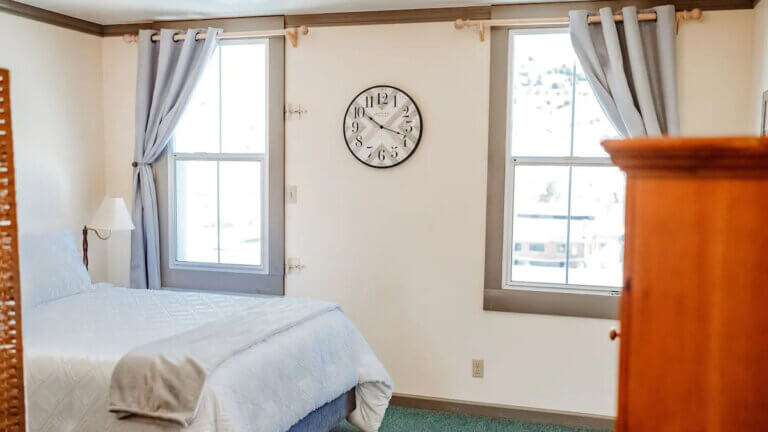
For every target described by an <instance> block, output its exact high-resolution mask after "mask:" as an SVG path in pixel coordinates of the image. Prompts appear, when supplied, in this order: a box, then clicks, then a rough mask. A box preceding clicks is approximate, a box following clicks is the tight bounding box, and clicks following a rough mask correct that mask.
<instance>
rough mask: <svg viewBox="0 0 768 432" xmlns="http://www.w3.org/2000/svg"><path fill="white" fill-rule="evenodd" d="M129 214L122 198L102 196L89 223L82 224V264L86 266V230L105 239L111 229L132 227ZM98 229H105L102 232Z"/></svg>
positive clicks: (124, 229) (120, 229)
mask: <svg viewBox="0 0 768 432" xmlns="http://www.w3.org/2000/svg"><path fill="white" fill-rule="evenodd" d="M134 228H135V227H134V226H133V221H132V220H131V215H129V214H128V208H127V207H126V206H125V201H123V199H122V198H112V197H110V196H107V197H104V201H102V202H101V205H100V206H99V209H98V210H96V214H95V215H93V219H91V223H90V225H85V226H83V264H85V268H88V231H93V232H94V233H96V237H98V238H100V239H101V240H106V239H108V238H109V237H110V236H111V235H112V231H130V230H132V229H134ZM100 231H106V233H105V234H102V233H101V232H100Z"/></svg>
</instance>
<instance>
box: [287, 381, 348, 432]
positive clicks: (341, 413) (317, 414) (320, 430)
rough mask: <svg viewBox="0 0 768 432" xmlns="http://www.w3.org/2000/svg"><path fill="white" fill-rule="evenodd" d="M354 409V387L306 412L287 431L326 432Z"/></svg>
mask: <svg viewBox="0 0 768 432" xmlns="http://www.w3.org/2000/svg"><path fill="white" fill-rule="evenodd" d="M354 409H355V389H354V388H352V389H351V390H350V391H348V392H346V393H344V394H343V395H341V396H339V397H337V398H336V399H334V400H332V401H330V402H328V403H327V404H325V405H323V406H321V407H320V408H318V409H316V410H314V411H312V412H311V413H309V414H307V416H306V417H304V418H303V419H301V420H299V422H298V423H296V424H295V425H293V426H291V428H290V429H289V430H288V432H328V431H330V430H331V429H333V428H334V427H336V426H338V424H339V423H341V422H342V420H344V419H345V418H346V417H347V415H349V413H351V412H352V411H354Z"/></svg>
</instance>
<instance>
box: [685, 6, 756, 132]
mask: <svg viewBox="0 0 768 432" xmlns="http://www.w3.org/2000/svg"><path fill="white" fill-rule="evenodd" d="M753 28H754V11H753V10H751V9H748V10H737V11H722V12H705V13H704V20H703V21H702V22H685V23H683V24H681V25H680V33H679V34H678V37H677V43H678V50H677V52H678V83H679V96H680V123H681V125H680V126H681V129H682V132H683V134H684V135H699V136H701V135H755V134H756V133H757V129H758V128H757V127H755V126H754V109H755V107H754V103H753V101H754V93H755V92H754V91H753V88H754V87H753V65H752V58H753V55H752V54H753V51H752V45H753V43H752V34H753ZM761 31H762V29H761Z"/></svg>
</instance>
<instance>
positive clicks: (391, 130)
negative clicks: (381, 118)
mask: <svg viewBox="0 0 768 432" xmlns="http://www.w3.org/2000/svg"><path fill="white" fill-rule="evenodd" d="M366 117H368V119H369V120H370V121H372V122H374V123H375V124H376V126H378V127H379V129H386V130H388V131H390V132H394V133H396V134H398V135H402V136H405V134H404V133H402V132H400V131H396V130H394V129H390V128H388V127H386V126H384V125H382V124H381V123H379V122H377V121H376V120H374V119H373V117H371V116H369V115H367V114H366Z"/></svg>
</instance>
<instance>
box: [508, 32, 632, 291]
mask: <svg viewBox="0 0 768 432" xmlns="http://www.w3.org/2000/svg"><path fill="white" fill-rule="evenodd" d="M556 33H567V29H562V28H536V29H524V30H509V32H508V35H507V41H506V43H507V49H508V51H507V52H508V58H507V75H506V81H507V85H506V86H507V98H506V99H507V101H506V104H507V110H506V112H507V116H506V140H505V143H506V144H505V154H506V169H505V174H504V175H505V179H504V216H503V224H504V227H503V232H504V238H503V242H502V260H503V261H502V266H501V267H502V277H501V282H502V286H501V287H500V288H502V289H512V290H521V291H543V292H562V293H582V294H601V295H610V296H618V295H620V294H621V287H616V286H599V285H581V284H572V283H553V282H526V281H516V280H513V279H512V267H513V260H512V257H513V256H514V251H513V250H512V248H513V247H514V241H513V240H514V239H513V238H512V237H513V220H514V190H515V189H514V187H515V184H514V180H515V168H516V167H517V166H523V165H529V166H536V165H538V166H565V167H569V170H568V222H567V224H568V226H567V232H566V236H567V237H566V253H565V256H566V265H565V271H566V274H567V273H568V270H569V263H568V261H569V259H570V252H569V247H570V236H571V226H570V225H571V199H572V188H573V167H590V166H593V167H612V166H615V165H613V163H612V162H611V160H610V158H608V157H580V156H573V150H574V148H573V147H574V139H573V130H574V113H575V110H577V109H578V108H577V107H575V106H574V107H573V113H572V114H571V123H570V156H556V157H544V156H516V155H514V154H513V153H512V145H513V143H512V127H513V125H512V112H513V101H514V94H513V93H514V91H513V90H514V70H515V64H514V54H513V53H514V38H515V36H516V35H530V34H556ZM574 85H575V83H574ZM573 97H575V93H574V96H573ZM566 280H567V276H566Z"/></svg>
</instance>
